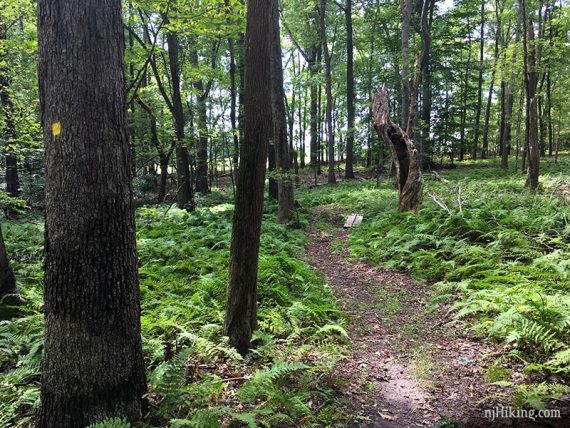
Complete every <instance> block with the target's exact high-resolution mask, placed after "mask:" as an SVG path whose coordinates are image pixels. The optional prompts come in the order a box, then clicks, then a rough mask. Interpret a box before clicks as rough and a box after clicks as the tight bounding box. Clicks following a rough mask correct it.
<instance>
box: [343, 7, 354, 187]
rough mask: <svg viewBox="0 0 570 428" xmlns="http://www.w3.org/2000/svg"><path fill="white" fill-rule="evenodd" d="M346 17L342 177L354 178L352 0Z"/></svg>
mask: <svg viewBox="0 0 570 428" xmlns="http://www.w3.org/2000/svg"><path fill="white" fill-rule="evenodd" d="M344 16H345V19H346V113H347V128H348V132H347V134H346V163H345V170H344V178H346V179H350V178H355V176H354V131H355V129H354V117H355V115H356V107H355V97H354V40H353V34H352V33H353V31H352V0H346V4H345V7H344Z"/></svg>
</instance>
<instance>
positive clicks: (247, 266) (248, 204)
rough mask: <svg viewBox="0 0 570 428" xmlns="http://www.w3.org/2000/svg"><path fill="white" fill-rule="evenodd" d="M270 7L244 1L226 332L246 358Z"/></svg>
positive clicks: (263, 1)
mask: <svg viewBox="0 0 570 428" xmlns="http://www.w3.org/2000/svg"><path fill="white" fill-rule="evenodd" d="M271 11H272V5H271V2H268V1H267V0H248V2H247V29H246V37H245V38H246V40H245V49H246V50H245V73H244V80H245V88H244V137H243V140H242V144H241V147H240V159H241V164H240V173H239V180H238V183H237V191H236V204H235V211H234V219H233V233H232V244H231V251H230V254H231V260H230V277H229V284H228V293H227V305H226V318H225V327H224V333H225V334H226V335H227V336H229V338H230V343H231V344H232V345H233V346H235V347H236V349H237V350H238V352H240V353H241V354H242V355H245V354H246V353H247V352H248V350H249V347H250V342H251V335H252V333H253V330H254V329H255V328H256V324H257V268H258V264H259V239H260V232H261V219H262V215H263V190H264V183H265V165H266V161H267V147H268V142H269V136H270V134H271V128H272V121H271V100H270V97H268V96H267V91H268V90H269V88H271V32H272V27H273V25H272V14H271Z"/></svg>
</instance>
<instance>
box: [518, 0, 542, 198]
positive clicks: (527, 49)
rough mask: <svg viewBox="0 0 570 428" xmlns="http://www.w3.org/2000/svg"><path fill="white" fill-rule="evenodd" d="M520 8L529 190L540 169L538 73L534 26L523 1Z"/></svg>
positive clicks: (527, 183)
mask: <svg viewBox="0 0 570 428" xmlns="http://www.w3.org/2000/svg"><path fill="white" fill-rule="evenodd" d="M519 4H520V6H519V7H520V8H521V10H522V13H523V22H524V23H525V26H524V31H523V33H524V38H523V42H524V43H523V46H524V67H525V70H524V71H525V88H526V98H527V101H526V102H527V112H528V114H527V145H528V170H527V180H526V186H527V187H530V188H531V189H536V188H537V187H538V176H539V167H540V142H539V140H538V99H537V93H536V89H537V86H538V73H537V70H536V42H535V39H534V24H533V21H532V16H531V14H530V13H529V16H528V17H527V12H526V7H525V6H526V5H525V1H524V0H520V3H519Z"/></svg>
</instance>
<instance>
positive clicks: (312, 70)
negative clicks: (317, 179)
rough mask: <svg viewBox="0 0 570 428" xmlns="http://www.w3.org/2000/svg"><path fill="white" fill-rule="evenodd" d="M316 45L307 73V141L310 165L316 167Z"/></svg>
mask: <svg viewBox="0 0 570 428" xmlns="http://www.w3.org/2000/svg"><path fill="white" fill-rule="evenodd" d="M318 50H319V49H318V47H315V46H313V47H312V48H311V53H310V57H309V59H310V60H311V61H310V62H309V75H310V79H311V109H310V134H311V141H310V143H309V150H310V151H311V153H310V166H311V167H313V168H318V164H319V159H318V156H319V135H318V134H319V131H318V115H319V96H318V85H317V83H316V80H317V75H318V73H319V66H318V64H317V52H318Z"/></svg>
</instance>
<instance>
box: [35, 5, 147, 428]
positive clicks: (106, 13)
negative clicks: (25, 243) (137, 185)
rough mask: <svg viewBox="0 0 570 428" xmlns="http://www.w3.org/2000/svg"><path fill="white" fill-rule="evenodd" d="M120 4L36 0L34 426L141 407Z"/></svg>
mask: <svg viewBox="0 0 570 428" xmlns="http://www.w3.org/2000/svg"><path fill="white" fill-rule="evenodd" d="M121 11H122V5H121V1H120V0H108V1H104V2H102V1H99V0H83V1H81V2H78V1H66V0H40V1H39V12H38V48H39V65H38V75H39V82H40V88H39V93H40V100H41V106H42V124H43V129H44V144H45V154H46V234H45V255H46V260H45V288H44V302H45V304H44V313H45V333H44V344H45V345H44V354H43V366H42V380H41V408H40V414H39V419H38V421H37V427H38V428H77V427H84V426H86V425H89V424H91V423H94V422H98V421H100V420H102V419H105V418H108V417H122V418H125V419H128V420H137V419H139V418H140V417H141V397H142V395H143V393H144V392H145V390H146V379H145V368H144V360H143V353H142V344H141V326H140V295H139V287H138V273H137V253H136V236H135V216H134V204H133V191H132V185H131V173H132V171H131V151H130V147H129V139H128V129H127V114H126V113H127V111H126V99H125V84H124V77H123V72H124V59H123V58H124V35H123V23H122V18H121ZM62 94H65V96H62Z"/></svg>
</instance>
